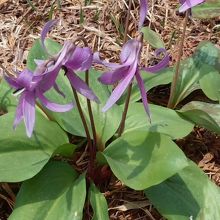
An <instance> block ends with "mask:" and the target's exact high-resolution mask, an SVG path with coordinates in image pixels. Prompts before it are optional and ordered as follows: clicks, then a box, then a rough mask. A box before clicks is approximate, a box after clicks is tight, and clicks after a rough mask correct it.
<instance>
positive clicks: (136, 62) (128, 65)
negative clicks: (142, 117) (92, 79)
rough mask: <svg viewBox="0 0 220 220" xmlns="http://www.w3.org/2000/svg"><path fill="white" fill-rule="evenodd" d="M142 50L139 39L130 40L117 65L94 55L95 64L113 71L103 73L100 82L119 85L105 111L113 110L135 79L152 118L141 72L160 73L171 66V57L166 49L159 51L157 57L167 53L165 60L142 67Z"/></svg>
mask: <svg viewBox="0 0 220 220" xmlns="http://www.w3.org/2000/svg"><path fill="white" fill-rule="evenodd" d="M141 49H142V42H141V41H139V40H137V39H132V40H129V41H128V42H127V43H126V44H125V45H124V46H123V47H122V51H121V54H120V61H121V64H116V63H108V62H106V61H102V60H101V59H100V58H99V54H98V53H95V54H94V62H96V63H98V64H103V65H105V66H106V67H109V68H111V69H112V70H111V71H108V72H105V73H103V75H102V76H101V77H100V78H99V80H100V82H101V83H103V84H106V85H114V84H116V83H118V85H117V86H116V87H115V89H114V90H113V92H112V94H111V96H110V97H109V99H108V100H107V103H106V105H105V106H104V107H103V109H102V110H103V111H104V112H105V111H107V110H108V109H109V108H111V107H112V106H113V105H114V104H115V103H116V102H117V101H118V100H119V98H120V97H121V96H122V94H123V93H124V91H125V90H126V88H127V87H128V86H129V84H130V83H131V82H132V80H133V78H134V77H135V78H136V80H137V84H138V87H139V89H140V93H141V97H142V102H143V105H144V108H145V111H146V113H147V114H148V116H149V117H150V112H149V108H148V101H147V95H146V90H145V88H144V82H143V79H142V78H141V74H140V71H141V70H145V71H147V72H152V73H154V72H158V71H160V70H161V69H163V68H165V67H166V66H167V65H168V64H169V55H168V54H167V53H166V50H165V49H158V50H157V51H156V55H157V56H158V55H160V54H161V53H165V56H164V58H163V59H162V61H160V62H159V63H158V64H157V65H155V66H151V67H144V66H140V54H141Z"/></svg>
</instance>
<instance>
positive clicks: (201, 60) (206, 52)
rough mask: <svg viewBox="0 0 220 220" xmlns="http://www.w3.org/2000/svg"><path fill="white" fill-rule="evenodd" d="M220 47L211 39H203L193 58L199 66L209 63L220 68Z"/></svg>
mask: <svg viewBox="0 0 220 220" xmlns="http://www.w3.org/2000/svg"><path fill="white" fill-rule="evenodd" d="M219 58H220V49H219V48H217V47H216V46H215V44H213V43H211V42H210V41H202V42H201V43H199V45H198V47H197V48H196V50H195V53H194V54H193V59H194V60H195V62H196V63H197V65H198V66H199V67H201V66H202V64H208V65H210V66H212V68H215V69H217V70H218V69H220V59H219Z"/></svg>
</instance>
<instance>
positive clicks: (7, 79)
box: [4, 75, 21, 90]
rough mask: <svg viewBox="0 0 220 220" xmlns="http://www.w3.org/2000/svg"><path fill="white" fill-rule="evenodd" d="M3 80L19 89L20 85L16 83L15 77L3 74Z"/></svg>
mask: <svg viewBox="0 0 220 220" xmlns="http://www.w3.org/2000/svg"><path fill="white" fill-rule="evenodd" d="M4 79H5V81H6V82H7V83H8V84H9V85H10V86H11V87H12V88H14V89H16V90H17V89H20V88H21V85H19V84H18V83H17V78H15V77H10V76H6V75H4Z"/></svg>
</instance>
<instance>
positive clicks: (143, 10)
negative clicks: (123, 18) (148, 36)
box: [138, 0, 148, 30]
mask: <svg viewBox="0 0 220 220" xmlns="http://www.w3.org/2000/svg"><path fill="white" fill-rule="evenodd" d="M147 11H148V0H140V18H139V25H138V29H139V30H140V29H141V28H142V26H143V24H144V20H145V18H146V16H147Z"/></svg>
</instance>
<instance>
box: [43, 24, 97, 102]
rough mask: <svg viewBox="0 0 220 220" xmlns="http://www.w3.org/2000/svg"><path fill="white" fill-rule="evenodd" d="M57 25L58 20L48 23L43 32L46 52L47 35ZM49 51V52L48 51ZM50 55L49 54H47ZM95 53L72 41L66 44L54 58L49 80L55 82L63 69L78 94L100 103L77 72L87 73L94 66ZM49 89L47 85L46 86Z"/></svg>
mask: <svg viewBox="0 0 220 220" xmlns="http://www.w3.org/2000/svg"><path fill="white" fill-rule="evenodd" d="M56 23H57V20H51V21H49V22H47V23H46V24H45V26H44V28H43V30H42V32H41V42H42V46H43V48H44V49H45V50H46V47H45V44H44V41H45V38H46V35H47V33H48V32H49V31H50V30H51V28H52V27H53V26H54V25H55V24H56ZM46 51H47V50H46ZM47 53H48V52H47ZM48 54H49V53H48ZM92 60H93V53H92V51H91V49H90V48H88V47H83V48H81V47H77V46H76V45H75V44H73V43H72V42H70V41H66V42H64V46H63V48H62V49H61V51H60V52H59V53H58V54H57V55H56V56H54V62H55V64H54V65H53V67H52V68H53V69H52V70H50V71H51V75H52V76H53V77H51V76H49V75H48V78H50V80H51V78H52V79H53V82H54V83H55V80H56V78H57V75H58V73H59V71H60V69H61V68H63V69H65V74H66V76H67V78H68V79H69V81H70V83H71V86H72V87H73V88H75V89H76V91H77V92H79V93H80V94H82V95H83V96H85V97H86V98H87V99H90V100H92V101H96V102H99V100H98V97H97V96H96V95H95V94H94V92H93V91H92V90H91V89H90V88H89V87H88V85H87V84H86V83H85V82H84V81H83V80H82V79H81V78H80V77H78V76H77V74H76V71H86V70H89V69H90V68H91V66H92ZM45 87H47V85H45ZM46 89H47V88H46Z"/></svg>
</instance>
